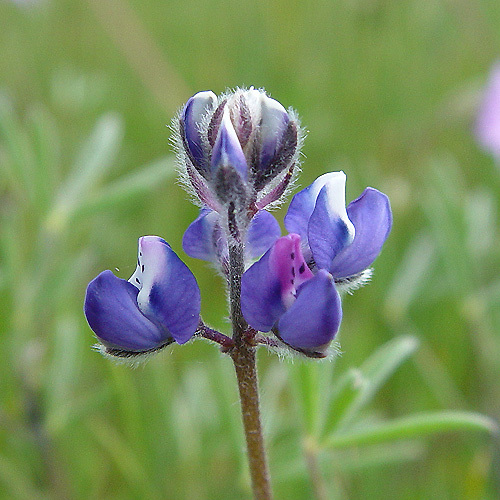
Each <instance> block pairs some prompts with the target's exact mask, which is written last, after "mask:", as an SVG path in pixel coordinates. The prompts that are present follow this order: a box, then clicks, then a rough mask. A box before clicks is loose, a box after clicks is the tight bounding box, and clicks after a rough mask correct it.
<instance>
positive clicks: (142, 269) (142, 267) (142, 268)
mask: <svg viewBox="0 0 500 500" xmlns="http://www.w3.org/2000/svg"><path fill="white" fill-rule="evenodd" d="M141 271H142V272H144V264H143V265H142V266H141Z"/></svg>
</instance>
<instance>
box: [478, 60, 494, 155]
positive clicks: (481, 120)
mask: <svg viewBox="0 0 500 500" xmlns="http://www.w3.org/2000/svg"><path fill="white" fill-rule="evenodd" d="M475 135H476V139H477V141H478V142H479V144H480V145H481V146H482V147H483V148H484V150H485V151H488V152H489V153H490V154H492V155H493V156H494V157H495V158H496V159H497V160H498V159H500V62H497V63H496V64H495V65H494V66H493V68H492V70H491V74H490V76H489V80H488V83H487V86H486V89H485V91H484V94H483V98H482V101H481V104H480V106H479V110H478V114H477V118H476V124H475Z"/></svg>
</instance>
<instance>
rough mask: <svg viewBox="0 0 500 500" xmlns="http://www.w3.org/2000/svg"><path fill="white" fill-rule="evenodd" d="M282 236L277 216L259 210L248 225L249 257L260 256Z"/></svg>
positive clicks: (247, 246)
mask: <svg viewBox="0 0 500 500" xmlns="http://www.w3.org/2000/svg"><path fill="white" fill-rule="evenodd" d="M280 236H281V228H280V225H279V223H278V221H277V220H276V219H275V217H274V216H273V215H272V214H270V213H269V212H266V211H265V210H261V211H259V212H257V214H256V215H255V216H254V218H253V219H252V221H251V222H250V226H249V227H248V233H247V245H246V249H247V251H248V257H250V258H256V257H260V256H261V255H262V254H263V253H265V252H266V251H267V250H269V248H271V246H272V244H273V243H274V242H275V241H276V240H277V239H278V238H279V237H280Z"/></svg>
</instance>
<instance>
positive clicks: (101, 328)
mask: <svg viewBox="0 0 500 500" xmlns="http://www.w3.org/2000/svg"><path fill="white" fill-rule="evenodd" d="M138 292H139V290H138V289H137V288H136V287H135V286H133V285H132V284H131V283H129V282H128V281H126V280H122V279H120V278H117V277H116V276H115V275H114V274H113V273H112V272H111V271H103V272H102V273H101V274H99V276H97V278H95V279H94V280H92V281H91V282H90V283H89V285H88V287H87V293H86V295H85V305H84V311H85V316H86V317H87V321H88V323H89V325H90V328H92V330H93V331H94V332H95V334H96V335H97V337H98V338H99V340H100V342H101V343H102V344H103V345H105V346H106V347H110V348H113V349H120V350H124V351H146V350H149V349H154V348H156V347H159V346H161V345H162V344H165V343H168V341H169V339H170V338H171V336H170V334H169V332H168V331H167V330H166V329H165V328H161V327H159V326H158V325H156V324H154V323H153V322H152V321H150V320H149V319H148V318H146V317H145V316H144V315H143V314H142V313H141V311H140V310H139V307H138V305H137V294H138Z"/></svg>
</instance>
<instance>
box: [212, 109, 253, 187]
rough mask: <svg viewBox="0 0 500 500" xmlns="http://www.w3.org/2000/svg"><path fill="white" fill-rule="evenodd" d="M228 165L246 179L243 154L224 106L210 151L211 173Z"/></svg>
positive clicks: (245, 162)
mask: <svg viewBox="0 0 500 500" xmlns="http://www.w3.org/2000/svg"><path fill="white" fill-rule="evenodd" d="M228 166H229V167H232V168H233V169H234V170H236V172H238V173H239V175H240V176H241V178H242V179H244V180H246V179H247V175H248V166H247V161H246V158H245V154H244V153H243V149H241V144H240V142H239V140H238V136H237V135H236V131H235V130H234V127H233V124H232V122H231V118H230V116H229V110H228V109H227V108H225V109H224V114H223V116H222V121H221V123H220V127H219V131H218V133H217V139H216V141H215V144H214V148H213V151H212V167H211V168H212V173H215V172H216V171H217V170H219V169H220V168H223V167H228Z"/></svg>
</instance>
